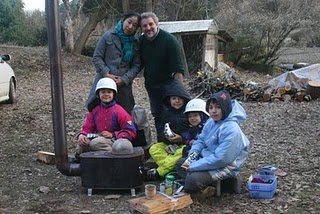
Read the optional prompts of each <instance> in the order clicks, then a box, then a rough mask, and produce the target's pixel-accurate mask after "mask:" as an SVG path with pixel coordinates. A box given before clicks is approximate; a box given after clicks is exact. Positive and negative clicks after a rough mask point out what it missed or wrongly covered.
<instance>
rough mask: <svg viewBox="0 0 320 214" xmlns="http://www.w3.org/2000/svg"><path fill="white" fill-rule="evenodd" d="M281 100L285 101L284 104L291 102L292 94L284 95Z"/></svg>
mask: <svg viewBox="0 0 320 214" xmlns="http://www.w3.org/2000/svg"><path fill="white" fill-rule="evenodd" d="M281 99H282V100H283V101H284V102H289V101H290V100H291V95H290V94H283V95H282V96H281Z"/></svg>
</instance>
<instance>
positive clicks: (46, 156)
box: [37, 151, 56, 164]
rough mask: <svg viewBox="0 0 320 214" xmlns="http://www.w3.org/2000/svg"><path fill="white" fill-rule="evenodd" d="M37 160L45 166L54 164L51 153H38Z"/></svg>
mask: <svg viewBox="0 0 320 214" xmlns="http://www.w3.org/2000/svg"><path fill="white" fill-rule="evenodd" d="M37 160H38V161H42V162H44V163H46V164H55V163H56V160H55V155H54V153H52V152H45V151H38V152H37Z"/></svg>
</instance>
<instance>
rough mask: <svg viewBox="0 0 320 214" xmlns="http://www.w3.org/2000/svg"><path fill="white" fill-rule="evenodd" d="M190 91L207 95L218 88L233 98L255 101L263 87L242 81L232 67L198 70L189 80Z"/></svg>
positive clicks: (261, 93)
mask: <svg viewBox="0 0 320 214" xmlns="http://www.w3.org/2000/svg"><path fill="white" fill-rule="evenodd" d="M189 87H190V91H191V92H192V93H193V94H196V95H197V97H200V96H202V97H209V96H210V95H211V94H213V93H215V92H218V91H220V90H226V91H228V92H229V93H230V95H231V97H232V98H233V99H237V100H250V101H256V100H258V99H259V98H262V96H263V92H264V90H263V88H262V87H261V86H259V85H258V84H256V83H254V82H247V83H246V82H244V81H243V80H241V79H240V77H239V76H237V75H236V74H235V72H234V71H233V69H227V70H215V71H210V72H206V71H199V72H198V73H197V76H196V77H195V78H194V79H193V80H191V81H190V82H189Z"/></svg>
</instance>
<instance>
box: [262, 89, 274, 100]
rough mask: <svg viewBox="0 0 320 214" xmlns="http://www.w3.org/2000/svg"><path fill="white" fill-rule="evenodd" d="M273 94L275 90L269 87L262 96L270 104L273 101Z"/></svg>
mask: <svg viewBox="0 0 320 214" xmlns="http://www.w3.org/2000/svg"><path fill="white" fill-rule="evenodd" d="M272 93H273V88H272V87H269V88H267V89H265V90H264V93H263V95H262V98H263V100H264V101H265V102H268V101H269V100H270V99H271V95H272Z"/></svg>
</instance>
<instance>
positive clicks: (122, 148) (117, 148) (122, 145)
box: [111, 138, 133, 155]
mask: <svg viewBox="0 0 320 214" xmlns="http://www.w3.org/2000/svg"><path fill="white" fill-rule="evenodd" d="M111 153H112V154H114V155H129V154H132V153H133V146H132V143H131V142H130V141H129V140H128V139H126V138H119V139H117V140H115V141H114V142H113V144H112V151H111Z"/></svg>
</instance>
